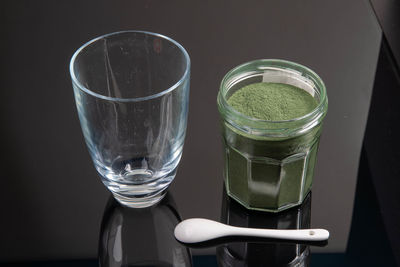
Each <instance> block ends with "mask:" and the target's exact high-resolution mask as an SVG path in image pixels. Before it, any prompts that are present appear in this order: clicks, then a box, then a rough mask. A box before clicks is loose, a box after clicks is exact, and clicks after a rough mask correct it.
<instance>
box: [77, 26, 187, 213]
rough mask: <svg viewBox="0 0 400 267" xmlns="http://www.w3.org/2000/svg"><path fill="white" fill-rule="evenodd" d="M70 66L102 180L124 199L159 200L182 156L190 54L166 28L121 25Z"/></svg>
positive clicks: (143, 203)
mask: <svg viewBox="0 0 400 267" xmlns="http://www.w3.org/2000/svg"><path fill="white" fill-rule="evenodd" d="M70 73H71V79H72V85H73V89H74V95H75V102H76V106H77V109H78V114H79V119H80V123H81V127H82V131H83V135H84V138H85V141H86V144H87V147H88V149H89V153H90V155H91V157H92V159H93V162H94V166H95V167H96V170H97V171H98V172H99V174H100V175H101V179H102V181H103V183H104V184H105V185H106V187H107V188H108V189H109V190H110V191H111V192H112V194H113V195H114V197H115V198H116V199H117V200H118V201H119V202H120V203H121V204H123V205H125V206H129V207H138V208H140V207H148V206H151V205H153V204H155V203H157V202H158V201H160V200H161V199H162V198H163V196H164V195H165V192H166V189H167V188H168V186H169V184H170V183H171V182H172V180H173V179H174V177H175V174H176V170H177V166H178V163H179V161H180V158H181V155H182V148H183V143H184V139H185V132H186V122H187V113H188V104H189V103H188V102H189V77H190V59H189V55H188V53H187V52H186V51H185V49H184V48H183V47H182V46H181V45H180V44H179V43H177V42H176V41H174V40H172V39H170V38H168V37H166V36H162V35H160V34H156V33H150V32H143V31H123V32H116V33H111V34H107V35H103V36H100V37H98V38H96V39H93V40H91V41H89V42H88V43H86V44H84V45H83V46H82V47H81V48H79V49H78V50H77V51H76V52H75V54H74V55H73V57H72V59H71V63H70Z"/></svg>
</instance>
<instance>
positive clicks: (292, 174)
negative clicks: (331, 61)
mask: <svg viewBox="0 0 400 267" xmlns="http://www.w3.org/2000/svg"><path fill="white" fill-rule="evenodd" d="M259 82H272V83H284V84H289V85H292V86H296V87H298V88H301V89H303V90H305V91H307V92H308V93H310V95H311V96H313V97H314V99H315V100H316V101H317V103H318V105H317V107H316V108H315V109H314V110H312V111H311V112H309V113H308V114H306V115H304V116H302V117H299V118H295V119H291V120H284V121H267V120H261V119H256V118H251V117H248V116H246V115H244V114H242V113H239V112H238V111H236V110H235V109H233V108H232V107H231V106H230V105H229V104H228V102H227V100H228V99H229V97H230V96H231V95H232V94H233V93H235V92H236V91H237V90H239V89H240V88H242V87H244V86H246V85H249V84H253V83H259ZM217 102H218V109H219V112H220V115H221V122H222V136H223V142H224V160H225V168H224V178H225V185H226V189H227V193H228V194H229V196H231V197H232V198H234V199H235V200H237V201H238V202H239V203H241V204H242V205H244V206H245V207H246V208H249V209H256V210H265V211H272V212H277V211H280V210H285V209H287V208H290V207H293V206H296V205H298V204H301V203H302V201H303V200H304V198H305V197H306V196H307V194H308V192H309V191H310V190H311V186H312V180H313V172H314V165H315V161H316V157H317V150H318V143H319V137H320V134H321V125H322V121H323V118H324V117H325V115H326V112H327V107H328V99H327V95H326V89H325V85H324V83H323V81H322V80H321V78H319V76H318V75H317V74H316V73H315V72H313V71H312V70H310V69H308V68H307V67H304V66H301V65H299V64H296V63H293V62H289V61H283V60H267V59H263V60H256V61H252V62H248V63H245V64H242V65H240V66H238V67H236V68H234V69H233V70H231V71H230V72H228V73H227V74H226V75H225V77H224V78H223V80H222V82H221V86H220V91H219V94H218V101H217Z"/></svg>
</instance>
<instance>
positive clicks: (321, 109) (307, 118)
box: [217, 59, 328, 136]
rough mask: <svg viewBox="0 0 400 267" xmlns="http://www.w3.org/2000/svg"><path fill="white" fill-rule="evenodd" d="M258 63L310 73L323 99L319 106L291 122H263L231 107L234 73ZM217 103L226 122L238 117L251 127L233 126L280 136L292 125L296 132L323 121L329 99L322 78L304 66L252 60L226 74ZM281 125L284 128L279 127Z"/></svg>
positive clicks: (285, 62)
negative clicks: (229, 94) (230, 90)
mask: <svg viewBox="0 0 400 267" xmlns="http://www.w3.org/2000/svg"><path fill="white" fill-rule="evenodd" d="M256 63H258V64H262V63H265V64H267V65H270V66H263V67H264V68H265V69H267V68H268V67H271V68H276V69H281V70H287V71H290V70H293V71H296V70H295V69H292V68H289V67H285V66H282V65H289V66H293V67H297V68H299V69H301V70H303V71H305V72H306V73H308V74H309V75H310V76H311V77H312V78H313V82H316V83H317V84H315V87H317V88H318V89H319V90H320V97H321V98H320V100H319V102H318V105H317V106H316V107H315V108H314V109H313V110H312V111H310V112H309V113H307V114H305V115H303V116H301V117H297V118H294V119H289V120H277V121H273V120H263V119H258V118H253V117H249V116H247V115H245V114H243V113H240V112H239V111H237V110H236V109H234V108H233V107H232V106H231V105H229V104H228V102H227V99H226V93H227V91H228V89H229V88H230V87H229V85H228V83H229V82H230V81H231V79H232V78H233V77H235V76H237V75H233V73H235V72H236V71H238V70H239V69H241V68H243V67H245V66H247V65H251V64H256ZM261 70H262V69H261V68H260V69H255V70H254V73H256V72H257V71H261ZM314 79H315V80H314ZM217 103H218V109H219V111H220V113H221V115H222V116H223V118H224V120H228V121H229V122H230V123H231V124H232V122H234V121H232V118H233V117H236V118H240V120H241V121H247V122H249V123H250V124H249V125H237V124H236V123H234V125H232V126H236V127H239V128H240V129H242V130H245V131H248V130H250V132H253V131H252V130H251V129H256V128H257V129H258V130H262V131H271V133H273V135H275V134H277V135H279V136H280V135H281V134H280V133H279V131H281V130H282V129H285V130H289V128H291V127H290V126H289V125H292V126H293V127H294V129H293V130H295V131H296V130H297V129H302V128H303V126H304V125H307V124H308V123H310V122H313V121H316V120H317V121H319V120H322V119H323V117H325V115H326V110H327V106H328V98H327V93H326V86H325V84H324V82H323V80H322V79H321V77H319V75H318V74H317V73H315V72H314V71H313V70H311V69H310V68H308V67H306V66H304V65H301V64H298V63H295V62H292V61H288V60H282V59H256V60H252V61H248V62H245V63H243V64H240V65H238V66H236V67H234V68H232V69H231V70H230V71H229V72H228V73H226V74H225V76H224V77H223V79H222V81H221V84H220V88H219V92H218V96H217ZM232 116H233V117H232ZM254 125H257V126H258V127H254ZM268 125H269V126H270V127H271V126H272V128H270V127H268ZM280 125H281V126H283V128H281V127H279V126H280ZM302 125H303V126H302ZM275 132H276V133H275Z"/></svg>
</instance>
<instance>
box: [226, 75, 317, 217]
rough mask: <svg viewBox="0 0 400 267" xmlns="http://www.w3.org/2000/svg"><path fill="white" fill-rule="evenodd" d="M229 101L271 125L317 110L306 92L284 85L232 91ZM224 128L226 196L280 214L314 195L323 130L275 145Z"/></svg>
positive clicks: (275, 142) (269, 84) (314, 101)
mask: <svg viewBox="0 0 400 267" xmlns="http://www.w3.org/2000/svg"><path fill="white" fill-rule="evenodd" d="M228 103H229V104H230V105H231V106H232V107H233V108H234V109H236V110H237V111H239V112H240V113H242V114H245V115H247V116H248V117H252V118H258V119H263V120H269V121H281V120H290V119H294V118H298V117H301V116H304V115H305V114H307V113H309V112H311V111H312V110H314V109H315V108H316V106H317V101H316V100H315V99H314V98H313V97H312V96H311V94H309V93H308V92H306V91H305V90H303V89H301V88H298V87H295V86H292V85H288V84H280V83H254V84H249V85H247V86H245V87H242V88H240V89H239V90H237V91H236V92H235V93H233V94H232V96H231V97H230V98H228ZM223 130H224V140H225V144H226V167H225V168H226V170H225V175H226V177H227V179H226V186H227V190H228V194H229V195H230V196H232V197H233V198H235V199H236V200H238V201H239V202H240V203H242V204H243V205H244V206H246V207H247V208H250V209H260V210H269V211H277V210H279V209H284V208H285V207H289V206H291V205H295V204H297V203H298V202H299V200H300V199H302V198H304V197H305V196H306V194H307V193H308V192H309V191H310V189H311V184H312V176H313V170H314V164H315V158H316V154H317V146H318V137H319V132H320V126H317V127H314V128H313V129H312V130H310V131H308V132H306V133H305V134H303V135H301V136H296V137H291V138H288V139H283V140H277V141H274V140H271V139H268V140H263V139H253V138H251V137H249V136H245V135H242V134H240V133H239V132H237V131H236V130H232V129H231V128H230V127H224V128H223ZM295 154H296V155H298V156H297V157H295V158H293V159H290V160H288V157H290V156H292V155H295ZM267 158H270V160H268V159H267ZM279 161H281V163H280V164H277V163H276V162H279ZM306 163H307V164H306ZM302 184H303V185H302Z"/></svg>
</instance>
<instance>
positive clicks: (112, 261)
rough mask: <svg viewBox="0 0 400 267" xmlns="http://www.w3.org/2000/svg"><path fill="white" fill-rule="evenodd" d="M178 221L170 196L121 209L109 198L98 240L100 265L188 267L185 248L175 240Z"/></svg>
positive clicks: (187, 252) (189, 260)
mask: <svg viewBox="0 0 400 267" xmlns="http://www.w3.org/2000/svg"><path fill="white" fill-rule="evenodd" d="M179 222H180V218H179V214H178V213H177V211H176V209H175V208H174V203H173V200H172V198H171V196H170V195H169V194H168V193H167V195H166V196H165V198H164V199H163V200H162V201H161V202H159V203H158V204H156V205H154V206H152V207H149V208H143V209H130V208H126V207H123V206H121V205H120V204H119V203H118V202H116V201H115V200H114V199H113V198H110V200H109V202H108V204H107V207H106V210H105V212H104V216H103V221H102V226H101V232H100V238H99V261H100V266H107V267H115V266H178V267H180V266H182V267H184V266H192V263H191V261H192V259H191V255H190V251H189V249H188V248H186V247H185V246H183V245H182V244H180V243H179V242H178V241H176V239H175V237H174V228H175V226H176V224H178V223H179Z"/></svg>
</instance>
